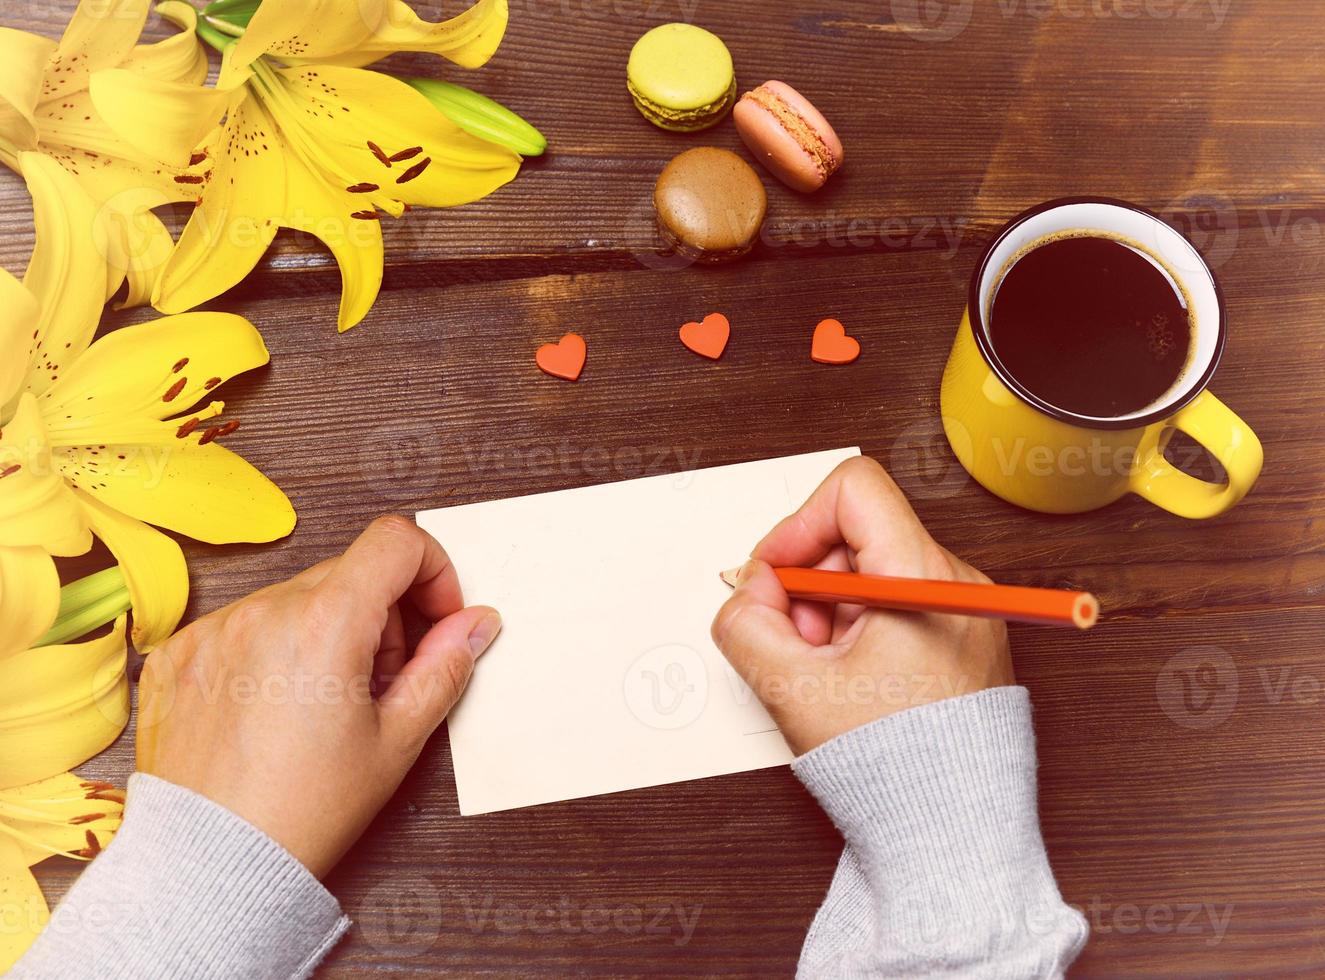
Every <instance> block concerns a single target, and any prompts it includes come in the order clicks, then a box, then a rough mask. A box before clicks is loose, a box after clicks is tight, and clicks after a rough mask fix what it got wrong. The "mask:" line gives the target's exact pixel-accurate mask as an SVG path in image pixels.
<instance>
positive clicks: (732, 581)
mask: <svg viewBox="0 0 1325 980" xmlns="http://www.w3.org/2000/svg"><path fill="white" fill-rule="evenodd" d="M740 574H741V566H740V565H737V566H736V567H735V568H729V569H727V570H726V571H725V572H719V573H718V578H720V579H722V580H723V581H724V582H726V583H727V584H728V585H730V586H731V587H732V588H733V589H734V588H736V576H738V575H740Z"/></svg>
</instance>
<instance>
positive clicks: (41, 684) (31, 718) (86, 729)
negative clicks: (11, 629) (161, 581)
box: [0, 616, 129, 816]
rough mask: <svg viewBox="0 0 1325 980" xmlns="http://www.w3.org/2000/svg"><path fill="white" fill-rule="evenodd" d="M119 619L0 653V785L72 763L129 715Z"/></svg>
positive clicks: (112, 735)
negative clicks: (86, 634) (98, 629)
mask: <svg viewBox="0 0 1325 980" xmlns="http://www.w3.org/2000/svg"><path fill="white" fill-rule="evenodd" d="M124 626H125V619H124V617H123V616H120V617H119V618H118V619H116V621H115V623H114V625H113V626H112V628H111V630H110V632H108V633H106V634H105V635H104V636H100V637H97V638H95V639H92V640H85V641H84V642H82V643H63V644H58V645H55V646H47V647H32V648H30V649H28V650H24V651H23V652H21V653H15V654H11V655H10V656H8V657H6V658H5V659H3V660H0V681H2V682H3V683H0V790H5V789H9V788H10V787H13V786H22V785H23V784H25V783H30V782H33V781H34V780H38V779H44V778H46V777H47V776H50V775H53V774H55V773H59V772H65V771H66V770H69V769H72V768H74V767H75V766H80V765H82V764H83V763H84V762H86V761H87V760H88V759H90V758H92V757H93V756H94V755H96V754H97V753H99V752H101V751H102V750H104V749H105V748H106V747H107V746H108V745H110V744H111V743H112V742H114V741H115V739H117V738H119V735H120V732H122V731H124V726H125V725H127V724H128V722H129V680H128V677H127V675H126V673H125V667H126V665H127V663H128V647H127V646H126V645H125V640H124ZM0 816H3V809H0Z"/></svg>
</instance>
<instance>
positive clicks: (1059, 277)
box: [988, 230, 1195, 418]
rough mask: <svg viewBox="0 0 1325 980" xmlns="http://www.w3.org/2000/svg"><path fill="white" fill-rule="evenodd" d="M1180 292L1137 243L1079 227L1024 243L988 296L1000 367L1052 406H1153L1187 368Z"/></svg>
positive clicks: (1185, 308)
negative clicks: (1001, 364)
mask: <svg viewBox="0 0 1325 980" xmlns="http://www.w3.org/2000/svg"><path fill="white" fill-rule="evenodd" d="M1190 307H1191V303H1190V302H1189V301H1188V297H1187V294H1186V291H1185V290H1184V289H1183V287H1182V285H1181V284H1180V283H1179V282H1178V280H1177V278H1176V277H1175V276H1173V275H1172V274H1171V273H1170V272H1169V270H1168V269H1167V268H1166V267H1165V266H1164V264H1163V263H1162V262H1161V261H1160V260H1159V259H1158V258H1156V257H1155V256H1154V255H1152V254H1151V253H1150V252H1148V251H1147V250H1146V249H1144V248H1142V247H1141V246H1140V245H1138V244H1135V243H1133V242H1129V241H1127V240H1125V239H1121V238H1113V237H1108V236H1107V235H1105V234H1103V233H1100V232H1093V231H1087V230H1076V231H1064V232H1058V233H1056V234H1053V235H1049V236H1047V237H1045V238H1042V239H1040V240H1039V241H1036V242H1032V243H1031V244H1030V245H1028V246H1026V247H1025V248H1023V249H1022V250H1021V251H1020V252H1018V253H1017V255H1015V256H1013V258H1012V260H1011V261H1010V262H1009V263H1008V264H1007V266H1006V268H1005V269H1004V271H1003V275H1002V280H1001V281H1000V282H999V284H998V286H997V288H996V290H995V292H994V296H993V299H992V300H991V301H990V309H989V312H988V316H989V338H990V341H991V343H992V344H993V348H994V351H995V352H996V353H997V355H998V358H999V360H1000V361H1002V362H1003V365H1004V367H1005V368H1007V371H1008V373H1010V374H1011V375H1012V376H1013V377H1014V378H1016V379H1017V381H1019V382H1021V384H1022V385H1024V386H1025V387H1026V388H1027V389H1028V390H1029V391H1030V392H1031V393H1032V394H1034V395H1036V396H1038V397H1039V398H1041V399H1043V400H1044V401H1046V402H1048V403H1049V404H1050V405H1053V406H1055V407H1056V408H1060V409H1063V410H1065V411H1068V412H1072V413H1073V414H1076V415H1086V416H1091V417H1094V418H1115V417H1117V416H1121V415H1127V414H1130V413H1132V412H1137V411H1140V410H1141V409H1143V408H1145V407H1146V406H1148V405H1152V404H1155V403H1156V402H1158V401H1159V400H1160V399H1161V398H1162V396H1163V395H1164V394H1165V393H1166V392H1168V391H1169V390H1170V389H1171V388H1172V387H1173V386H1174V383H1175V382H1176V381H1177V380H1178V378H1179V377H1181V376H1182V374H1183V369H1184V368H1185V367H1186V366H1187V358H1188V354H1189V353H1190V350H1191V346H1192V333H1193V330H1194V327H1195V325H1194V324H1193V323H1192V321H1191V316H1190V313H1189V310H1190Z"/></svg>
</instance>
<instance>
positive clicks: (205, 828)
mask: <svg viewBox="0 0 1325 980" xmlns="http://www.w3.org/2000/svg"><path fill="white" fill-rule="evenodd" d="M97 923H100V928H98V927H97ZM349 925H350V920H349V919H348V918H347V917H345V916H344V915H343V914H342V913H341V910H340V905H339V904H338V903H337V901H336V899H335V898H334V897H332V895H331V893H330V892H328V891H327V890H326V889H325V888H324V887H322V884H321V883H320V882H319V881H318V880H317V878H315V877H314V876H313V875H312V873H311V872H309V871H308V869H307V868H305V867H304V866H303V865H302V864H300V863H299V861H298V860H297V859H295V858H294V857H293V856H292V855H291V854H290V853H289V852H288V851H286V850H285V849H284V848H282V847H281V846H280V845H279V844H277V843H276V842H275V841H273V840H272V839H271V838H270V837H268V836H267V835H266V834H264V833H263V832H262V831H260V830H258V829H257V828H256V827H254V826H253V825H252V824H250V823H248V822H247V821H245V820H243V819H241V818H240V817H238V816H236V815H235V814H233V813H231V812H230V811H229V810H227V809H225V808H224V807H222V806H220V805H218V804H216V803H213V802H212V801H211V800H209V799H207V798H206V797H203V796H201V795H199V794H197V793H194V792H192V791H191V790H187V789H184V788H182V787H179V786H175V785H173V784H171V783H168V782H166V781H164V780H161V779H158V778H156V777H154V776H149V775H146V774H143V773H139V774H136V775H134V776H132V777H131V778H130V780H129V794H128V803H127V807H126V810H125V818H124V825H123V827H121V829H120V831H119V833H118V834H117V835H116V836H115V839H114V840H113V841H112V842H111V843H110V845H109V846H108V847H107V848H106V851H105V853H104V854H102V855H101V856H100V857H98V858H97V859H96V861H94V862H93V863H92V865H91V866H90V867H89V868H88V870H87V871H86V872H85V873H84V874H83V876H82V877H81V878H80V879H79V880H78V882H77V883H76V884H75V885H74V887H73V888H72V889H71V890H70V892H69V894H68V895H67V896H66V898H65V900H64V901H63V902H62V903H61V904H60V907H59V908H58V909H57V910H56V911H55V913H54V915H53V916H52V918H51V923H50V925H49V926H48V927H47V930H46V932H45V933H43V935H42V936H41V938H40V939H38V941H37V943H36V944H35V945H34V946H33V948H32V950H31V951H30V952H29V954H28V956H27V957H26V958H25V959H24V960H23V961H21V963H20V970H19V972H18V973H16V974H15V975H16V976H19V975H29V974H25V973H24V971H25V970H28V969H30V970H31V971H32V972H31V974H30V975H31V976H55V975H58V973H52V972H47V969H46V968H54V967H70V968H72V967H75V966H76V967H77V968H78V971H79V972H81V975H84V976H99V977H134V978H158V977H159V978H163V980H164V978H170V977H181V976H189V977H202V978H211V977H217V978H221V977H240V976H264V977H281V978H285V977H290V978H302V977H306V976H308V975H309V974H311V973H312V971H313V968H314V967H316V966H317V964H318V963H319V962H320V961H321V959H322V958H323V957H324V956H325V955H326V954H327V952H328V951H329V950H330V949H331V948H332V946H334V945H335V944H336V942H337V941H338V940H339V939H340V937H341V936H342V935H343V934H344V932H345V930H346V929H347V928H349ZM71 946H72V947H73V949H72V950H71V949H70V947H71ZM71 952H72V955H74V956H76V959H69V958H68V957H69V955H70V954H71ZM70 975H71V974H70Z"/></svg>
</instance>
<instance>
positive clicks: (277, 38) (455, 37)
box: [232, 0, 510, 70]
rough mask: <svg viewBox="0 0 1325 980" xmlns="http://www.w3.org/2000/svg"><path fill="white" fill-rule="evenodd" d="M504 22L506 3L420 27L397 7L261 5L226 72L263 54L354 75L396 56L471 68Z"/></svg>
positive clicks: (493, 46) (300, 1) (324, 2)
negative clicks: (415, 54) (410, 54)
mask: <svg viewBox="0 0 1325 980" xmlns="http://www.w3.org/2000/svg"><path fill="white" fill-rule="evenodd" d="M509 16H510V14H509V9H508V5H507V0H480V2H479V3H476V4H474V5H473V6H472V7H470V8H469V9H468V10H466V11H464V12H463V13H461V14H459V15H457V16H455V17H452V18H451V19H450V20H446V21H442V22H441V23H440V24H431V23H428V22H427V21H424V20H420V19H419V16H418V15H417V14H416V13H414V11H413V10H411V9H410V7H409V5H408V4H406V3H403V2H402V0H316V2H309V0H263V2H262V4H261V6H259V7H258V9H257V12H256V13H254V14H253V17H252V19H251V20H250V21H249V22H248V26H247V28H246V29H245V31H244V34H243V36H242V37H241V38H240V39H239V41H238V42H237V43H236V45H235V59H234V63H233V65H232V68H233V69H235V70H238V69H240V68H244V67H247V66H248V65H250V64H252V63H253V61H255V60H256V59H257V58H258V57H259V56H260V55H264V54H267V55H273V56H274V57H276V58H277V59H279V60H280V61H283V62H286V63H287V64H306V63H313V62H316V63H319V64H324V65H345V66H347V67H350V68H360V67H362V66H364V65H368V64H372V63H373V62H374V61H378V60H380V59H382V58H385V57H386V56H387V55H389V54H392V53H394V52H396V51H425V52H428V53H430V54H437V55H441V56H442V57H443V58H446V59H448V60H449V61H453V62H455V63H456V64H457V65H460V66H461V67H463V68H477V67H479V66H480V65H483V64H486V63H487V61H488V59H489V58H491V57H492V56H493V54H495V53H496V51H497V46H498V45H499V44H501V39H502V36H503V35H504V34H505V33H506V22H507V20H508V18H509Z"/></svg>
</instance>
